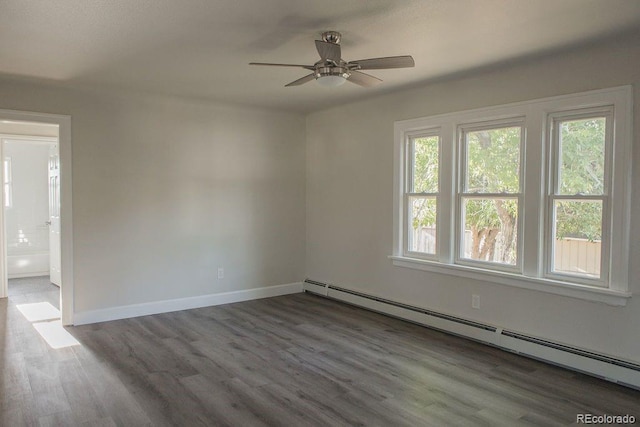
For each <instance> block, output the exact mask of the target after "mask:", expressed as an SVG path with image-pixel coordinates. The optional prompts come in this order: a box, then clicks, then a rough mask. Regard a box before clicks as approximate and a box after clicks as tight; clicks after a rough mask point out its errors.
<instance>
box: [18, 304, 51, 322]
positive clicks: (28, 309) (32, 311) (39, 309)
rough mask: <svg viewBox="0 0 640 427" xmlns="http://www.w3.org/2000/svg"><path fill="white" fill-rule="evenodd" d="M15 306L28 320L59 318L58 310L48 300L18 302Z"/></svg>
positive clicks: (38, 320)
mask: <svg viewBox="0 0 640 427" xmlns="http://www.w3.org/2000/svg"><path fill="white" fill-rule="evenodd" d="M16 308H17V309H18V310H20V313H22V315H23V316H24V317H25V318H26V319H27V320H28V321H29V322H40V321H43V320H52V319H59V318H60V310H58V309H57V308H55V307H54V306H53V305H51V303H48V302H36V303H33V304H18V305H16Z"/></svg>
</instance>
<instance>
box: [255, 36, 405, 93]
mask: <svg viewBox="0 0 640 427" xmlns="http://www.w3.org/2000/svg"><path fill="white" fill-rule="evenodd" d="M341 37H342V35H341V34H340V33H339V32H337V31H325V32H324V33H322V40H316V49H317V50H318V54H319V55H320V60H319V61H318V62H316V63H315V64H313V65H298V64H272V63H267V62H250V63H249V65H267V66H272V67H298V68H304V69H306V70H310V71H311V74H307V75H306V76H304V77H302V78H300V79H298V80H295V81H292V82H291V83H289V84H287V85H285V86H286V87H288V86H300V85H302V84H305V83H307V82H310V81H311V80H316V81H317V82H318V83H319V84H320V85H322V86H340V85H341V84H343V83H344V82H346V81H350V82H352V83H355V84H357V85H360V86H364V87H371V86H375V85H377V84H379V83H381V82H382V80H380V79H379V78H377V77H374V76H372V75H369V74H366V73H363V72H361V71H360V70H383V69H388V68H409V67H413V66H414V65H415V62H414V61H413V58H412V57H411V56H410V55H404V56H387V57H384V58H371V59H360V60H358V61H349V62H346V61H344V60H343V59H342V51H341V49H340V39H341Z"/></svg>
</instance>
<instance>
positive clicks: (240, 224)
mask: <svg viewBox="0 0 640 427" xmlns="http://www.w3.org/2000/svg"><path fill="white" fill-rule="evenodd" d="M0 108H1V109H13V110H22V111H37V112H43V113H54V114H67V115H71V117H72V151H73V222H74V224H73V233H74V234H73V237H74V241H73V245H74V260H73V261H74V283H75V311H76V312H88V311H92V310H99V309H107V308H112V307H119V306H125V305H130V304H140V303H146V302H155V301H163V300H171V299H176V298H187V297H197V296H200V295H207V294H215V293H219V292H227V291H236V290H244V289H251V288H257V287H264V286H270V285H279V284H285V283H292V282H298V281H300V280H302V279H303V278H304V247H305V244H304V230H305V211H304V206H305V183H304V179H305V172H304V171H305V165H304V161H305V146H304V137H305V134H304V132H305V123H304V118H303V117H302V116H300V115H297V114H290V113H279V112H270V111H263V110H256V109H248V108H241V107H232V106H223V105H216V104H213V103H204V102H198V101H190V100H183V99H177V98H168V97H155V96H148V95H136V94H118V93H110V92H106V91H90V90H81V89H69V88H63V87H56V86H52V85H45V84H36V83H32V82H27V81H22V80H8V79H4V80H2V79H0ZM219 266H223V267H224V268H225V277H224V279H222V280H218V279H217V268H218V267H219Z"/></svg>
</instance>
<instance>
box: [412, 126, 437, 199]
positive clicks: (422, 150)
mask: <svg viewBox="0 0 640 427" xmlns="http://www.w3.org/2000/svg"><path fill="white" fill-rule="evenodd" d="M438 139H439V138H438V137H437V136H429V137H423V138H416V139H414V140H413V190H412V191H411V192H412V193H437V192H438V148H439V144H438Z"/></svg>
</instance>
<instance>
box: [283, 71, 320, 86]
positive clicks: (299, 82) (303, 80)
mask: <svg viewBox="0 0 640 427" xmlns="http://www.w3.org/2000/svg"><path fill="white" fill-rule="evenodd" d="M315 78H316V75H315V73H311V74H307V75H306V76H304V77H302V78H301V79H298V80H294V81H292V82H291V83H289V84H287V85H284V87H289V86H300V85H303V84H305V83H307V82H310V81H311V80H315Z"/></svg>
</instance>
